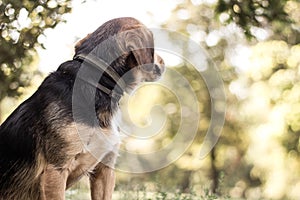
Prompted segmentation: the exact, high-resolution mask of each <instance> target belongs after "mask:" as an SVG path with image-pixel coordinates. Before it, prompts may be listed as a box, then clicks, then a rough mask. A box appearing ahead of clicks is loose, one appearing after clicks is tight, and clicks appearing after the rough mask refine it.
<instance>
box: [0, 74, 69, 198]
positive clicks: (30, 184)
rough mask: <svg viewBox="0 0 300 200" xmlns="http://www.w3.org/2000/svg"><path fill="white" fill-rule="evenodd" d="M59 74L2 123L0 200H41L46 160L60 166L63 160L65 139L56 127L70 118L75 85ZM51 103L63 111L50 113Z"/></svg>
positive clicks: (0, 139) (53, 75)
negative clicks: (69, 110)
mask: <svg viewBox="0 0 300 200" xmlns="http://www.w3.org/2000/svg"><path fill="white" fill-rule="evenodd" d="M60 76H62V74H61V72H60V71H57V72H54V73H53V74H51V75H49V76H48V78H46V80H45V81H44V82H43V83H42V85H41V86H40V87H39V89H38V90H37V92H36V93H35V94H33V95H32V96H31V97H30V98H29V99H27V100H26V101H25V102H23V103H22V104H21V105H20V106H19V107H18V108H17V109H16V110H15V111H14V112H13V113H12V114H11V115H10V116H9V117H8V118H7V120H6V121H5V122H4V123H3V124H2V125H1V126H0V199H5V200H7V199H16V200H21V199H22V200H23V199H24V200H25V199H40V198H41V197H40V195H41V191H40V190H41V188H40V178H41V177H40V175H41V173H42V171H43V167H45V162H46V160H47V162H53V163H56V164H57V165H58V166H59V164H60V163H62V162H63V160H64V156H65V155H64V154H63V152H61V150H62V147H64V146H65V144H64V140H63V139H62V138H60V135H59V134H57V127H54V126H62V125H63V123H66V122H67V121H68V119H70V117H71V116H70V112H64V111H66V110H68V109H66V107H68V104H70V103H71V102H70V101H71V97H70V96H71V94H70V92H71V88H72V86H71V85H70V84H68V83H67V82H68V80H67V79H66V78H64V79H62V78H61V77H60ZM61 98H64V99H63V101H60V99H61ZM68 101H69V102H68ZM51 102H52V103H53V102H57V103H56V105H58V106H60V108H59V110H61V112H59V113H55V115H54V113H53V115H52V116H51V112H52V111H51V110H49V109H48V105H49V104H50V103H51ZM64 108H65V109H64ZM48 155H55V157H53V156H48Z"/></svg>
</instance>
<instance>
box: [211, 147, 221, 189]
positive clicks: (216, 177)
mask: <svg viewBox="0 0 300 200" xmlns="http://www.w3.org/2000/svg"><path fill="white" fill-rule="evenodd" d="M210 160H211V161H210V162H211V178H212V185H211V190H212V192H213V193H215V194H217V193H218V187H219V171H218V169H217V167H216V150H215V147H214V148H212V150H211V152H210Z"/></svg>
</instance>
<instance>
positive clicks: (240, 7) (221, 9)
mask: <svg viewBox="0 0 300 200" xmlns="http://www.w3.org/2000/svg"><path fill="white" fill-rule="evenodd" d="M298 8H299V1H297V0H294V1H291V0H290V1H288V0H244V1H240V0H218V3H217V5H216V9H215V10H216V12H217V13H218V14H219V17H220V18H221V19H222V21H224V22H226V23H230V22H234V23H236V24H238V25H239V26H240V27H241V28H242V29H243V30H244V33H245V35H246V36H247V37H253V36H255V31H256V30H257V28H262V29H268V30H270V31H273V36H274V37H275V38H277V39H283V40H286V41H289V43H293V44H296V43H298V42H299V40H300V37H299V34H298V32H299V18H298V17H299V15H298V16H295V15H294V14H292V15H290V13H291V12H294V11H296V10H297V9H298ZM287 24H290V26H286V25H287ZM297 26H298V27H297Z"/></svg>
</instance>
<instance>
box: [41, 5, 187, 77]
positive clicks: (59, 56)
mask: <svg viewBox="0 0 300 200" xmlns="http://www.w3.org/2000/svg"><path fill="white" fill-rule="evenodd" d="M180 1H181V0H151V1H141V0H126V1H120V0H98V1H97V0H89V1H86V2H84V3H83V2H82V1H78V0H74V1H73V3H72V4H73V11H72V12H71V13H70V14H66V16H65V19H66V23H61V24H59V25H57V26H56V27H55V28H54V29H48V30H46V31H45V35H44V36H40V37H39V41H40V42H43V43H44V46H45V47H46V49H41V48H39V49H38V54H39V70H40V71H42V72H44V73H46V74H47V73H49V72H52V71H55V70H56V69H57V67H58V66H59V65H60V64H61V63H63V62H64V61H66V60H69V59H71V58H72V56H73V54H74V52H73V49H74V45H75V43H76V41H78V40H79V39H81V38H84V37H85V36H86V35H87V34H88V33H90V32H93V31H94V30H96V29H97V28H98V27H99V26H100V25H101V24H103V23H104V22H106V21H108V20H110V19H113V18H117V17H135V18H137V19H138V20H139V21H141V22H142V23H144V24H145V25H146V26H147V27H149V28H158V27H159V25H160V24H161V23H162V22H164V21H165V20H167V19H168V18H169V16H170V14H171V12H172V9H174V8H175V7H176V5H177V3H179V2H180Z"/></svg>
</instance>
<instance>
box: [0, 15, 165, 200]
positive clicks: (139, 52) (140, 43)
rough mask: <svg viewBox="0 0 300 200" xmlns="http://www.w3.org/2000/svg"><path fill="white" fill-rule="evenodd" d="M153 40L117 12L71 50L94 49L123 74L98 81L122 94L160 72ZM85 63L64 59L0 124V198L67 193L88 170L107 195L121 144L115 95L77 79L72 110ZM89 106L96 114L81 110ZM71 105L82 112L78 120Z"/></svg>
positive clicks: (100, 193)
mask: <svg viewBox="0 0 300 200" xmlns="http://www.w3.org/2000/svg"><path fill="white" fill-rule="evenodd" d="M107 40H108V41H109V42H108V43H105V41H107ZM153 45H154V42H153V36H152V33H151V31H150V30H149V29H147V28H146V27H145V26H144V25H143V24H141V23H140V22H139V21H138V20H136V19H134V18H117V19H113V20H110V21H108V22H106V23H105V24H103V25H102V26H100V27H99V28H98V29H97V30H96V31H95V32H93V33H91V34H89V35H88V36H87V37H86V38H84V39H82V40H81V41H79V42H78V43H77V44H76V46H75V56H76V55H78V54H82V53H85V54H89V53H91V54H93V55H94V56H97V57H98V58H101V59H102V60H104V61H105V62H108V63H109V66H108V67H111V68H112V69H113V70H114V71H116V72H117V73H118V74H119V75H120V76H121V77H122V76H123V75H125V74H126V77H127V78H124V81H125V83H126V88H118V87H117V86H116V84H115V82H114V81H112V79H111V78H110V77H108V76H105V75H103V76H102V77H101V78H100V80H99V83H100V84H102V85H104V86H105V87H108V88H110V89H112V88H114V87H115V86H116V90H118V92H119V93H120V91H121V93H122V90H125V91H127V92H128V91H130V90H132V89H134V87H135V86H136V85H137V84H139V83H140V82H142V81H155V80H157V79H158V78H159V77H160V76H161V74H162V72H163V71H164V64H163V60H162V59H161V58H160V57H159V56H158V55H156V54H154V47H153ZM116 55H120V56H117V57H116ZM144 64H148V65H144ZM149 64H150V65H149ZM82 65H83V62H82V61H80V60H76V59H73V60H70V61H67V62H65V63H63V64H61V65H60V67H59V68H58V69H57V71H55V72H53V73H51V74H50V75H49V76H48V77H47V78H46V79H45V80H44V82H43V83H42V84H41V86H40V87H39V88H38V90H37V91H36V92H35V93H34V94H33V95H32V96H31V97H30V98H29V99H27V100H26V101H25V102H23V103H22V104H21V105H20V106H19V107H18V108H17V109H16V110H15V111H14V112H13V113H12V114H11V115H10V116H9V117H8V118H7V120H6V121H5V122H4V123H3V124H2V125H1V127H0V199H1V200H7V199H9V200H36V199H55V200H59V199H64V198H65V190H66V189H67V188H69V187H70V186H71V185H72V184H73V183H75V182H76V181H77V180H79V179H80V178H81V177H82V176H83V175H89V178H90V188H91V197H92V199H93V200H96V199H98V200H108V199H111V196H112V191H113V188H114V171H113V169H112V167H113V165H114V163H115V160H116V155H117V151H118V147H119V143H120V137H119V133H118V131H117V127H116V125H115V124H114V120H113V119H114V116H115V113H116V112H117V110H118V101H119V99H120V97H117V98H112V97H111V96H109V95H107V94H106V93H104V92H102V91H100V90H99V89H96V88H95V87H94V86H93V85H90V84H87V83H85V82H84V80H82V79H81V80H78V81H79V82H78V83H81V84H79V86H80V87H79V89H78V88H77V94H76V95H75V100H76V98H79V101H78V102H80V103H79V104H78V103H77V105H76V106H77V107H75V108H74V105H73V104H72V102H74V85H75V82H76V81H77V79H76V76H77V75H78V72H79V71H80V69H81V68H82ZM90 70H96V71H97V69H95V67H90ZM96 71H95V72H96ZM96 73H97V72H96ZM75 79H76V81H75ZM80 81H81V82H80ZM77 100H78V99H77ZM91 103H93V105H91ZM88 106H92V107H93V109H94V111H95V116H90V113H88V112H85V110H86V109H85V108H86V107H88ZM74 110H80V111H81V114H79V115H78V116H76V117H77V120H74ZM93 117H95V119H96V120H93ZM94 137H96V139H94ZM99 137H100V139H99ZM101 137H105V140H104V139H101ZM87 145H89V146H88V148H87Z"/></svg>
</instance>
